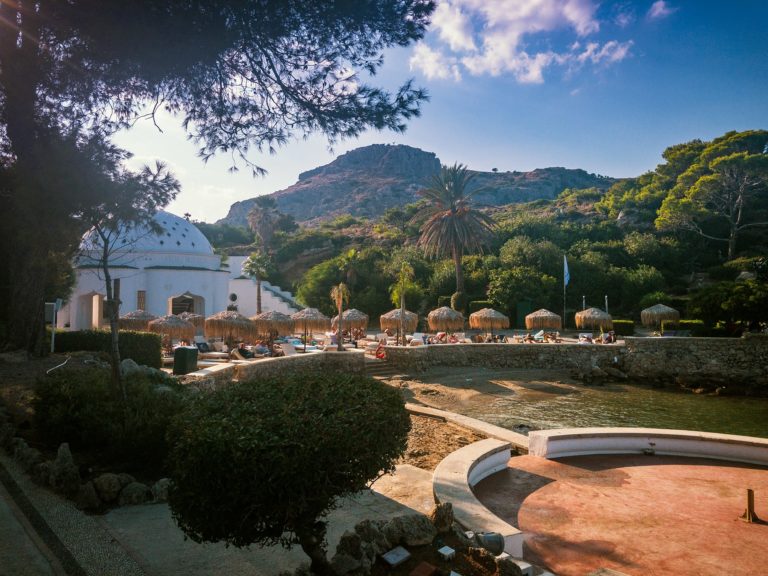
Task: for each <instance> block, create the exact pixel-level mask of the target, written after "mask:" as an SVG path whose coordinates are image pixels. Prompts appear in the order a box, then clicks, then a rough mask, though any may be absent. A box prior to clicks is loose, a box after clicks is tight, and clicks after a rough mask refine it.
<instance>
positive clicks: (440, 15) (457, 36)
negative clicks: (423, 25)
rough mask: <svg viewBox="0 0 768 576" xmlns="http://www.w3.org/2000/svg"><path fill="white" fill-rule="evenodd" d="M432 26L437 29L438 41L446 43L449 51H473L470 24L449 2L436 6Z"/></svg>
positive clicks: (464, 14) (459, 10) (463, 14)
mask: <svg viewBox="0 0 768 576" xmlns="http://www.w3.org/2000/svg"><path fill="white" fill-rule="evenodd" d="M432 25H433V26H434V27H435V28H437V33H438V34H439V36H440V39H441V40H443V41H445V42H447V43H448V45H449V46H450V47H451V50H475V41H474V39H473V38H472V23H471V22H470V20H469V18H468V17H467V15H466V13H464V12H462V10H461V8H460V7H458V6H453V5H451V3H450V2H442V3H441V4H438V5H437V8H435V12H434V14H433V15H432Z"/></svg>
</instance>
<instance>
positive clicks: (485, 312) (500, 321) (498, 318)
mask: <svg viewBox="0 0 768 576" xmlns="http://www.w3.org/2000/svg"><path fill="white" fill-rule="evenodd" d="M469 327H470V328H473V329H475V330H490V331H491V336H493V331H494V330H499V329H500V328H509V318H507V317H506V316H504V314H502V313H501V312H498V311H497V310H494V309H493V308H483V309H481V310H478V311H477V312H473V313H472V314H470V315H469Z"/></svg>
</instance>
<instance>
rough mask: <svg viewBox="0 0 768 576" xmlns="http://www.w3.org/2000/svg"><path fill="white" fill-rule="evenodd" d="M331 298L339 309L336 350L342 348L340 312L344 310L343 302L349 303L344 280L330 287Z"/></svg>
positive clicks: (347, 289)
mask: <svg viewBox="0 0 768 576" xmlns="http://www.w3.org/2000/svg"><path fill="white" fill-rule="evenodd" d="M331 300H333V302H334V304H336V309H337V310H338V311H339V324H338V326H337V328H336V329H337V339H338V346H339V347H338V351H339V352H342V351H343V350H344V340H343V337H342V335H343V333H344V332H343V330H342V326H341V325H342V323H343V322H342V320H343V317H342V313H343V312H344V303H345V302H347V303H349V288H347V285H346V284H344V282H341V283H339V285H338V286H334V287H333V288H331Z"/></svg>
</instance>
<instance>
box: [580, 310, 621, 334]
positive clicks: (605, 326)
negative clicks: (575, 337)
mask: <svg viewBox="0 0 768 576" xmlns="http://www.w3.org/2000/svg"><path fill="white" fill-rule="evenodd" d="M576 328H578V329H579V330H581V329H583V328H592V329H593V330H596V329H598V328H599V329H601V330H611V329H612V328H613V318H611V315H610V314H608V313H607V312H603V311H602V310H600V309H599V308H587V309H586V310H582V311H581V312H576Z"/></svg>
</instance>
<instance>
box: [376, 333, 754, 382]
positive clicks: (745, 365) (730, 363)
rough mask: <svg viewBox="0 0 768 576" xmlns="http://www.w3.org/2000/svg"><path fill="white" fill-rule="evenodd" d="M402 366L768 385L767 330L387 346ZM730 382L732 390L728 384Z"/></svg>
mask: <svg viewBox="0 0 768 576" xmlns="http://www.w3.org/2000/svg"><path fill="white" fill-rule="evenodd" d="M386 351H387V358H388V359H389V360H390V362H391V363H392V364H393V365H394V366H395V367H396V368H398V369H400V370H403V371H406V372H421V371H423V370H427V369H428V368H430V367H432V366H478V367H488V368H510V369H547V368H551V369H555V370H558V369H566V370H570V371H571V372H572V373H574V374H578V375H589V374H591V373H594V371H595V369H596V367H600V368H603V369H607V370H609V371H611V370H612V369H619V370H621V372H623V373H624V374H626V376H627V377H629V378H630V379H631V380H632V381H635V382H653V383H660V384H677V385H683V386H687V387H691V388H704V389H706V390H713V389H717V388H720V389H721V391H723V392H726V393H727V392H729V391H733V392H737V393H743V392H747V393H749V392H755V391H758V390H759V389H762V390H763V391H768V335H765V334H747V335H745V337H744V338H630V337H628V338H627V339H626V340H625V343H624V344H623V345H615V344H608V345H600V344H440V345H430V346H416V347H413V348H410V347H405V348H404V347H395V346H389V347H387V349H386ZM729 388H730V390H729Z"/></svg>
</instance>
